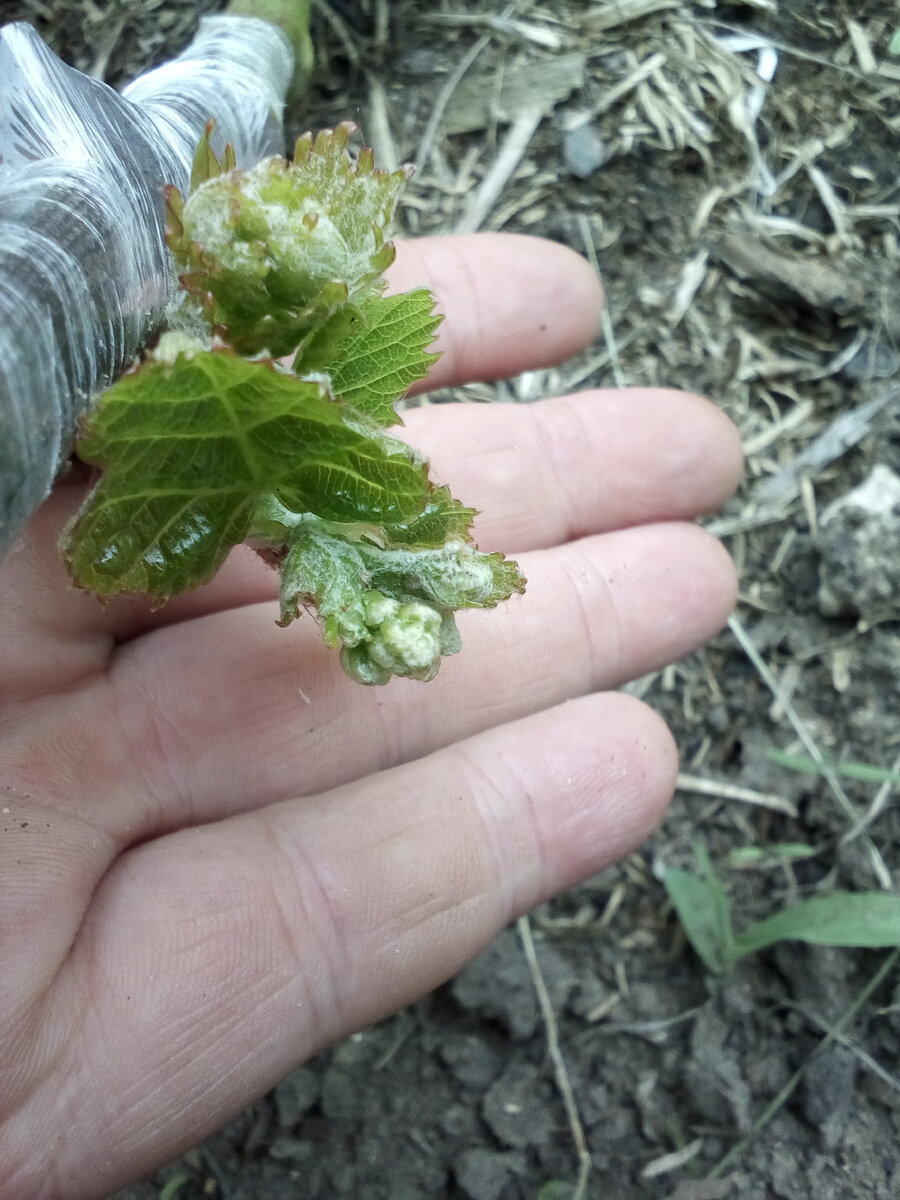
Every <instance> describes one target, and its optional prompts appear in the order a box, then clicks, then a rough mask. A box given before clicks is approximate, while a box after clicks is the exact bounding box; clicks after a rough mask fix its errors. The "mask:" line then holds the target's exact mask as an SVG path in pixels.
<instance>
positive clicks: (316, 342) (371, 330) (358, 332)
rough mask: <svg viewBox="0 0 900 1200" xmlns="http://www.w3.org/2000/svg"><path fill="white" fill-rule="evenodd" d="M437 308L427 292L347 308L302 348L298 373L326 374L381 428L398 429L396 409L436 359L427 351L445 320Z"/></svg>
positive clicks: (335, 388) (341, 394)
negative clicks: (436, 311) (400, 400)
mask: <svg viewBox="0 0 900 1200" xmlns="http://www.w3.org/2000/svg"><path fill="white" fill-rule="evenodd" d="M433 308H434V299H433V297H432V295H431V292H429V291H428V290H427V289H425V288H420V289H418V290H417V291H414V292H405V293H403V294H402V295H400V296H370V297H369V298H368V299H366V300H365V301H363V303H362V304H361V305H359V306H358V307H357V306H353V307H352V308H351V306H349V305H348V306H345V308H344V309H341V310H340V311H339V312H338V313H337V314H336V315H335V318H333V319H332V321H330V322H329V323H328V324H327V325H325V326H324V327H323V328H322V329H321V330H319V331H318V333H316V334H315V335H314V336H313V338H312V339H311V341H310V343H307V344H305V345H304V346H303V348H302V349H301V351H300V353H299V354H298V355H297V358H296V359H295V360H294V366H293V369H294V370H295V371H300V372H309V371H327V372H328V374H329V375H330V377H331V386H332V389H333V391H334V394H335V395H336V396H337V397H339V398H340V399H341V400H344V401H346V403H347V404H349V405H351V406H352V407H353V408H355V409H356V410H357V411H358V412H361V413H363V414H364V415H365V416H366V417H368V418H369V419H370V420H372V421H375V422H376V424H378V425H393V424H395V423H396V421H397V414H396V412H395V411H394V405H395V404H396V403H397V401H398V400H399V399H400V397H401V396H403V395H405V394H406V392H407V391H408V390H409V388H410V387H411V385H412V384H413V383H415V382H417V380H419V379H424V378H425V376H426V375H427V374H428V370H429V368H430V367H431V366H432V364H433V363H435V362H436V361H437V358H438V356H437V355H436V354H428V353H426V350H427V347H428V346H430V345H431V343H432V342H433V341H434V335H435V331H436V329H437V327H438V325H439V324H440V322H441V319H442V318H441V317H440V316H435V314H434V311H433ZM351 314H352V316H351ZM340 317H344V321H343V322H342V324H343V328H338V327H337V326H338V318H340Z"/></svg>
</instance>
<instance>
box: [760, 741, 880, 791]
mask: <svg viewBox="0 0 900 1200" xmlns="http://www.w3.org/2000/svg"><path fill="white" fill-rule="evenodd" d="M766 758H767V759H768V761H769V762H771V763H774V764H775V765H776V766H777V767H785V768H787V770H789V771H800V772H802V773H803V774H805V775H819V774H820V773H821V772H820V771H819V768H818V766H817V765H816V763H815V762H814V761H813V760H812V759H811V758H809V757H808V756H807V755H806V754H788V753H786V752H785V751H784V750H776V749H774V748H772V749H769V750H767V751H766ZM825 761H826V762H828V764H829V765H830V766H831V767H832V769H833V770H834V771H836V772H837V774H838V775H843V776H844V778H845V779H857V780H859V781H860V782H862V783H894V784H900V774H898V772H896V771H889V770H888V769H887V768H886V767H876V766H873V765H872V764H871V763H862V762H837V761H836V760H835V759H828V758H826V760H825Z"/></svg>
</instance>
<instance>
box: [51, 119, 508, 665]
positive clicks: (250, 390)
mask: <svg viewBox="0 0 900 1200" xmlns="http://www.w3.org/2000/svg"><path fill="white" fill-rule="evenodd" d="M352 132H353V126H352V125H350V124H344V125H340V126H338V127H337V128H336V129H335V130H333V131H330V130H329V131H325V132H323V133H320V134H318V135H317V136H316V137H315V138H313V137H312V136H310V135H306V136H304V137H302V138H300V139H299V140H298V142H297V144H296V148H295V153H294V158H293V161H292V162H291V161H285V160H284V159H281V158H270V159H266V160H264V161H262V162H261V163H259V164H258V165H257V166H255V167H253V168H251V169H247V170H238V169H235V166H234V160H233V156H232V155H231V154H230V152H229V151H228V150H227V149H226V152H225V154H224V156H223V158H222V159H221V161H220V160H219V159H218V158H217V156H216V155H215V154H214V153H213V150H212V148H211V146H210V140H209V138H210V133H211V127H207V131H206V133H205V135H204V137H203V139H202V140H201V142H200V145H199V147H198V149H197V154H196V156H195V159H194V168H193V173H192V176H191V185H190V191H189V194H188V196H187V197H186V198H184V197H182V196H181V194H180V193H179V192H178V190H177V189H176V188H174V187H170V188H168V189H167V225H166V241H167V243H168V247H169V250H170V253H171V256H172V259H173V261H174V264H175V270H176V273H177V275H178V279H179V283H180V289H179V291H178V294H177V296H176V298H175V301H174V302H173V304H172V305H171V306H170V312H169V317H168V321H167V328H166V331H165V332H164V333H163V334H162V335H161V336H160V337H159V340H158V342H157V343H156V344H155V345H154V346H152V347H150V348H148V349H146V350H145V351H144V353H143V355H142V356H141V359H140V361H138V362H137V363H135V364H134V366H133V367H132V368H131V369H130V370H129V371H128V372H127V373H126V374H125V375H123V376H122V377H121V378H120V379H119V380H118V381H117V382H116V383H115V384H113V386H112V387H110V388H109V389H108V390H107V391H106V392H105V393H104V395H103V396H102V398H101V400H100V402H99V404H98V405H97V407H96V408H95V409H94V411H93V412H92V413H91V414H90V416H89V417H88V418H87V419H86V420H85V422H84V423H83V425H82V428H81V431H80V436H79V438H78V441H77V444H76V450H77V453H78V455H79V457H80V458H82V459H83V460H84V461H85V462H87V463H90V464H92V465H94V466H95V467H97V468H99V469H100V471H101V474H100V478H99V482H98V483H97V485H96V487H95V488H94V490H93V491H92V493H91V494H90V495H89V497H88V499H87V501H86V502H85V504H84V506H83V508H82V510H81V512H80V513H79V514H78V516H77V517H76V518H75V520H74V521H73V523H72V524H71V526H70V528H69V529H68V530H67V531H66V533H65V534H64V537H63V553H64V556H65V559H66V563H67V565H68V568H69V571H70V573H71V575H72V578H73V579H74V581H75V582H76V583H77V584H78V585H79V586H81V587H83V588H86V589H88V590H89V591H91V592H93V593H95V594H96V595H97V596H99V597H100V598H101V599H104V600H105V599H110V598H112V597H115V596H118V595H121V594H124V593H140V594H144V595H146V596H147V597H148V598H149V600H150V601H151V602H152V603H153V604H154V605H161V604H164V603H165V602H166V601H167V600H168V599H170V598H171V597H172V596H174V595H176V594H177V593H180V592H184V591H186V590H188V589H190V588H195V587H199V586H200V585H202V584H204V583H206V582H208V581H209V580H210V579H211V578H212V577H213V576H214V575H215V574H216V572H217V571H218V570H219V568H220V567H221V566H222V564H223V563H224V561H225V559H226V557H227V556H228V554H229V552H230V551H231V550H232V549H233V548H234V547H235V546H237V545H239V544H241V543H244V542H246V543H249V544H250V545H251V546H253V547H254V548H255V549H256V550H257V551H258V552H259V553H260V554H261V555H262V556H263V558H264V559H265V560H266V561H267V562H269V563H271V564H272V565H273V566H275V567H276V568H277V569H278V570H279V571H280V574H281V588H280V619H279V624H281V625H289V624H290V623H291V622H292V621H293V620H294V619H295V618H297V617H298V616H299V614H300V612H301V610H303V609H314V610H316V612H317V613H318V619H319V622H320V624H321V627H322V630H323V635H324V639H325V642H326V643H327V645H329V646H330V647H333V648H335V649H339V650H340V657H341V662H342V664H343V667H344V669H345V671H346V672H347V674H348V675H350V676H351V677H352V678H353V679H356V680H358V681H359V682H361V683H368V684H382V683H387V682H388V680H389V679H391V678H392V676H395V675H397V676H405V677H408V678H412V679H421V680H428V679H432V678H433V677H434V675H435V674H436V673H437V671H438V668H439V666H440V663H441V659H442V656H444V655H449V654H454V653H455V652H456V651H457V650H459V648H460V640H459V635H458V632H457V628H456V622H455V619H454V613H455V611H457V610H459V609H464V608H489V607H493V606H495V605H496V604H498V603H500V602H501V601H503V600H506V599H508V598H509V596H510V595H511V594H512V593H513V592H522V591H523V590H524V586H525V581H524V579H523V578H522V576H521V574H520V573H519V570H518V567H517V566H516V564H515V563H514V562H511V561H509V560H507V559H505V558H504V556H503V555H502V554H485V553H482V552H480V551H479V550H478V549H477V548H476V546H475V545H474V543H473V541H472V538H471V534H470V527H471V524H472V520H473V518H474V516H475V513H474V511H473V510H472V509H470V508H466V507H465V506H464V505H462V504H461V503H460V502H459V501H457V500H456V499H454V498H453V497H452V496H451V494H450V492H449V491H448V490H447V489H446V488H445V487H441V486H436V485H435V484H433V483H432V482H431V481H430V479H429V476H428V464H427V462H426V461H425V460H424V459H422V458H421V457H420V456H419V455H418V454H417V453H416V452H415V451H414V450H412V449H411V448H410V447H409V446H407V445H406V444H405V443H403V442H401V441H399V440H397V439H396V438H394V437H392V436H390V435H389V434H388V433H387V432H386V429H387V428H388V427H389V426H391V425H394V424H397V423H398V422H399V417H398V416H397V412H396V404H397V402H398V401H399V400H400V399H401V398H402V397H403V396H404V395H405V394H406V392H407V391H408V390H409V388H410V387H411V386H412V385H413V384H414V383H416V382H417V381H419V380H421V379H423V378H424V377H425V376H426V375H427V373H428V370H429V368H430V366H431V364H432V363H433V362H434V361H435V359H436V355H434V354H432V353H430V352H429V346H430V345H431V343H432V342H433V340H434V336H435V331H436V329H437V326H438V324H439V322H440V317H439V316H437V315H435V314H434V312H433V298H432V296H431V294H430V292H428V291H427V290H425V289H420V290H417V291H412V292H407V293H405V294H403V295H392V296H386V295H385V294H384V288H385V276H384V272H385V270H386V269H387V267H389V266H390V264H391V262H392V261H393V258H394V248H393V245H392V244H391V242H390V241H389V240H387V239H388V234H389V230H390V223H391V220H392V217H393V214H394V210H395V208H396V205H397V200H398V197H399V194H400V191H401V189H402V187H403V185H404V183H405V181H406V178H407V176H406V172H405V171H404V170H399V171H393V172H385V171H381V170H378V169H376V167H375V163H374V160H373V156H372V153H371V151H370V150H367V149H363V150H361V151H360V153H359V154H358V156H357V157H356V158H355V159H354V158H353V157H352V156H351V155H350V153H349V152H348V148H347V147H348V142H349V138H350V135H351V133H352Z"/></svg>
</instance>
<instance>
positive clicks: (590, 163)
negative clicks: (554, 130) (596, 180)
mask: <svg viewBox="0 0 900 1200" xmlns="http://www.w3.org/2000/svg"><path fill="white" fill-rule="evenodd" d="M563 158H564V159H565V163H566V166H567V167H568V168H569V170H570V171H571V173H572V174H573V175H575V176H577V178H578V179H587V178H588V176H590V175H593V173H594V172H595V171H596V170H597V169H598V168H599V167H602V166H603V164H604V162H605V161H606V145H605V144H604V141H603V138H602V137H601V136H600V133H599V131H598V130H597V127H596V126H595V125H593V124H591V123H590V122H588V123H587V124H585V125H578V126H577V127H576V128H575V129H567V130H565V132H564V133H563Z"/></svg>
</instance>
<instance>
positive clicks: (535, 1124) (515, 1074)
mask: <svg viewBox="0 0 900 1200" xmlns="http://www.w3.org/2000/svg"><path fill="white" fill-rule="evenodd" d="M536 1083H537V1071H536V1070H535V1068H534V1067H532V1066H531V1065H530V1064H528V1063H524V1062H521V1063H520V1062H513V1063H510V1065H509V1066H508V1067H507V1068H506V1070H505V1071H504V1072H503V1074H502V1075H501V1076H500V1078H499V1079H498V1080H497V1081H496V1083H494V1084H493V1085H492V1086H491V1088H490V1090H489V1091H488V1093H487V1095H486V1096H485V1098H484V1103H483V1104H482V1108H481V1112H482V1116H483V1117H484V1119H485V1121H486V1122H487V1124H488V1125H489V1126H490V1127H491V1130H492V1132H493V1133H494V1134H495V1136H496V1137H497V1138H498V1139H499V1140H500V1141H501V1142H503V1143H504V1144H505V1145H507V1146H512V1148H513V1149H514V1150H524V1149H525V1147H526V1146H536V1145H539V1144H540V1143H541V1142H544V1141H546V1140H547V1138H548V1137H549V1136H550V1133H551V1131H552V1124H551V1120H550V1116H549V1113H548V1111H547V1108H546V1106H545V1102H544V1097H543V1095H542V1091H541V1089H539V1088H537V1087H536Z"/></svg>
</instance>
